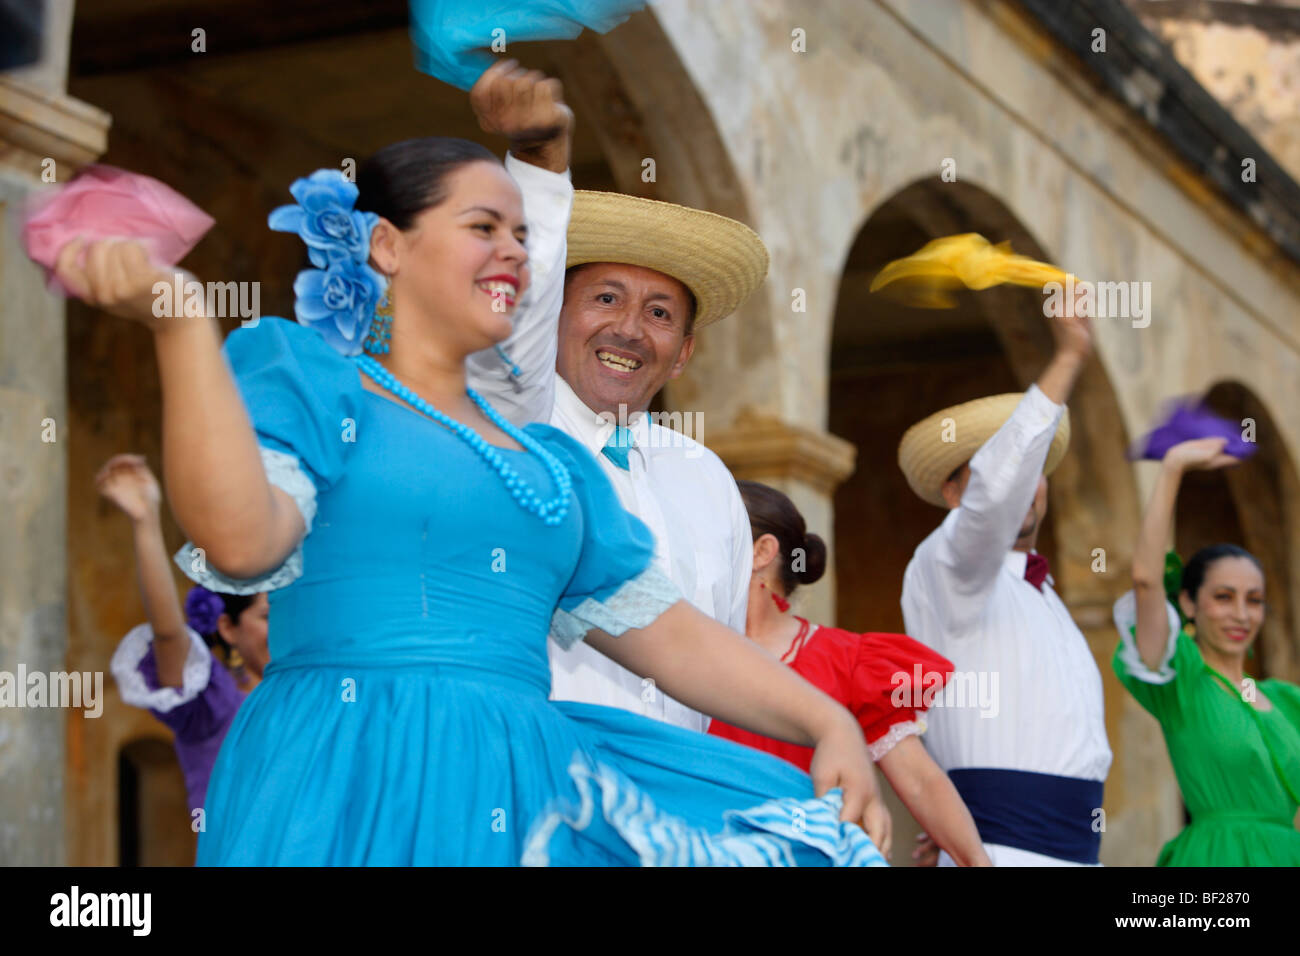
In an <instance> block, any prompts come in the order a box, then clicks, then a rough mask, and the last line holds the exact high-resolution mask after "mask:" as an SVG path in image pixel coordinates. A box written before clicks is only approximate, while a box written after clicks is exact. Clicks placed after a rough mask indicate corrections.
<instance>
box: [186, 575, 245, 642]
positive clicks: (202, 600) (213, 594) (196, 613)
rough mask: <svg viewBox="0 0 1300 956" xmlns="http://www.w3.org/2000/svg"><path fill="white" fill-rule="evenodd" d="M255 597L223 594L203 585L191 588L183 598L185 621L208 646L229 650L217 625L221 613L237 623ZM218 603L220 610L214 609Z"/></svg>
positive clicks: (233, 622)
mask: <svg viewBox="0 0 1300 956" xmlns="http://www.w3.org/2000/svg"><path fill="white" fill-rule="evenodd" d="M214 598H215V599H216V600H215V601H214V600H213V599H214ZM257 598H258V596H257V595H256V594H223V593H221V592H218V591H209V590H208V589H207V588H203V587H196V588H192V589H191V590H190V593H189V595H188V596H187V597H186V598H185V623H186V624H188V625H189V626H190V627H192V628H194V630H195V631H196V632H197V633H198V634H199V636H200V637H202V638H203V640H204V642H205V643H206V644H207V645H208V647H211V648H215V649H218V650H224V651H229V650H230V645H229V644H227V643H226V641H225V638H223V637H222V636H221V630H220V629H219V628H218V627H217V622H218V621H219V620H220V619H221V614H225V615H226V616H227V617H229V618H230V622H231V623H232V624H235V625H238V624H239V619H240V617H241V616H243V613H244V612H245V611H247V610H248V609H249V608H250V607H252V606H253V602H254V601H256V600H257ZM218 603H219V604H220V607H221V611H220V612H218V611H217V610H216V606H217V604H218Z"/></svg>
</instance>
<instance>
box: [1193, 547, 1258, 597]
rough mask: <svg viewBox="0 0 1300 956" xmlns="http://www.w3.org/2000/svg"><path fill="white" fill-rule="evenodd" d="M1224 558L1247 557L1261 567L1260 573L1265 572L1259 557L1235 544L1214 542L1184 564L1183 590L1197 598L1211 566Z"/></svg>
mask: <svg viewBox="0 0 1300 956" xmlns="http://www.w3.org/2000/svg"><path fill="white" fill-rule="evenodd" d="M1224 558H1246V559H1247V560H1248V561H1250V562H1251V563H1252V564H1254V565H1255V567H1257V568H1259V573H1260V574H1263V573H1264V566H1263V565H1262V564H1260V563H1259V558H1257V557H1255V556H1254V555H1253V554H1251V553H1250V552H1249V551H1247V550H1246V549H1245V548H1242V547H1238V546H1237V545H1235V544H1212V545H1210V546H1209V547H1208V548H1201V550H1200V551H1197V552H1196V553H1195V554H1194V555H1192V559H1191V560H1190V561H1188V562H1187V564H1186V565H1184V566H1183V590H1184V591H1186V592H1187V594H1188V595H1189V596H1190V597H1191V599H1192V600H1193V601H1195V600H1196V594H1197V592H1199V591H1200V590H1201V585H1202V584H1204V583H1205V576H1206V575H1207V574H1208V573H1209V572H1210V568H1212V567H1213V566H1214V565H1215V563H1216V562H1219V561H1222V560H1223V559H1224Z"/></svg>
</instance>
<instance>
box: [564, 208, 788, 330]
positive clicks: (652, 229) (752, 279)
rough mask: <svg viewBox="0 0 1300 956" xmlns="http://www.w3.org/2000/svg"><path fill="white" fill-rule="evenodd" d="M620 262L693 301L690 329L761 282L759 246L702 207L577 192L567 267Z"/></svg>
mask: <svg viewBox="0 0 1300 956" xmlns="http://www.w3.org/2000/svg"><path fill="white" fill-rule="evenodd" d="M588 262H621V263H626V264H628V265H634V266H644V267H645V268H647V269H654V270H655V271H656V272H662V273H664V274H665V275H669V276H672V277H673V278H674V279H676V280H677V281H678V282H680V283H682V285H684V286H686V287H687V288H688V289H690V290H691V292H692V293H693V294H694V296H695V304H696V310H695V327H696V328H700V327H702V326H705V325H708V324H709V323H711V322H716V321H718V319H722V318H726V317H727V316H728V315H730V314H731V313H732V312H735V311H736V309H738V308H740V305H741V303H743V302H744V301H745V300H746V299H748V298H749V296H750V293H752V292H753V291H754V290H755V289H757V288H758V286H759V284H760V283H762V281H763V279H764V278H765V277H766V276H767V264H768V255H767V247H766V246H764V245H763V240H762V239H760V238H758V235H757V234H756V233H755V232H754V230H752V229H750V228H749V227H748V226H746V225H745V224H744V223H740V222H737V221H736V220H734V219H728V218H727V217H726V216H719V215H717V214H716V213H712V212H705V211H704V210H702V209H691V208H689V207H687V206H678V205H676V204H675V203H668V202H657V201H656V200H653V199H641V198H639V197H637V196H624V195H622V194H621V193H604V192H593V191H591V190H586V189H578V190H575V191H574V194H573V214H572V215H571V216H570V218H569V258H568V262H567V263H566V266H580V265H584V264H585V263H588Z"/></svg>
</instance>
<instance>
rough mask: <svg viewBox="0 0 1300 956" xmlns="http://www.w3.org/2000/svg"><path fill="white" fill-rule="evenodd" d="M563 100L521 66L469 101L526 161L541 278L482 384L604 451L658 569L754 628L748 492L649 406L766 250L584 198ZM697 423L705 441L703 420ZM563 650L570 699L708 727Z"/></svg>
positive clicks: (760, 266) (744, 236)
mask: <svg viewBox="0 0 1300 956" xmlns="http://www.w3.org/2000/svg"><path fill="white" fill-rule="evenodd" d="M560 97H561V92H560V87H559V81H557V80H553V79H552V80H548V79H546V78H545V77H543V76H542V74H540V73H537V72H530V71H526V70H521V69H519V68H518V66H517V64H515V63H514V62H513V61H503V62H501V63H498V64H497V65H495V66H493V67H491V68H490V69H488V71H487V72H486V73H484V74H483V77H482V78H481V79H480V80H479V81H478V83H476V84H475V86H474V89H473V90H471V92H470V102H471V104H472V105H473V107H474V109H475V112H476V114H477V116H478V119H479V123H480V125H481V126H482V127H483V129H485V130H487V131H489V132H496V133H501V134H503V135H505V136H507V137H508V138H510V139H511V141H512V144H511V153H512V154H514V155H515V157H517V158H513V159H508V160H507V168H508V169H509V170H510V172H511V174H512V175H514V176H515V179H516V181H517V182H518V183H519V187H520V190H521V191H522V193H523V197H524V209H525V213H526V215H527V219H528V229H529V247H530V253H531V255H530V265H532V268H533V284H532V287H531V288H530V289H529V290H528V292H527V295H526V297H525V298H524V300H523V301H522V302H521V304H520V307H519V308H518V310H517V311H516V316H515V330H514V332H513V333H512V334H511V336H510V338H509V339H508V340H507V341H506V342H505V343H503V344H502V346H501V347H500V348H498V349H496V350H495V351H493V352H486V353H479V354H478V355H477V356H474V357H472V359H471V362H470V374H471V379H472V384H473V386H474V387H475V388H476V389H477V390H478V391H479V392H481V393H482V394H484V395H485V396H486V397H488V399H489V400H490V401H491V402H492V403H493V404H494V405H495V406H496V407H497V408H498V409H499V410H501V411H502V412H503V413H505V414H506V415H507V416H508V417H510V418H512V419H514V420H516V421H521V422H522V421H527V420H538V419H540V420H542V421H549V422H550V424H551V425H554V426H555V427H557V428H559V429H561V430H562V431H564V432H567V433H568V434H569V435H571V436H572V437H573V438H575V439H577V440H578V441H579V442H581V443H582V444H583V445H584V446H586V448H587V449H588V450H589V451H590V452H591V453H592V454H593V455H595V456H597V460H598V461H599V462H600V464H601V466H602V467H603V470H604V471H605V474H606V475H608V476H609V479H610V482H611V483H612V484H613V486H614V488H615V491H616V492H617V493H618V496H619V499H620V501H621V502H622V504H623V506H624V507H625V508H627V510H628V511H630V512H632V513H633V514H635V515H636V516H637V517H639V518H640V519H641V520H642V521H644V522H645V523H646V525H647V526H648V527H649V528H650V530H651V531H652V532H653V533H654V537H655V543H656V561H657V563H658V564H659V566H660V569H661V570H662V571H664V572H665V573H666V574H667V575H668V576H669V577H670V578H672V580H673V581H674V583H676V584H677V586H678V587H679V588H681V590H682V593H683V594H684V595H685V596H686V597H687V598H688V599H689V600H690V601H691V603H692V604H694V605H695V606H696V607H698V608H699V609H700V610H702V611H704V612H705V613H706V614H709V615H710V616H712V617H714V618H716V619H717V620H719V621H721V622H722V623H724V624H726V625H727V626H729V627H731V628H732V629H733V630H735V631H738V632H740V633H742V634H743V633H744V631H745V611H746V606H747V603H748V597H749V578H750V570H751V566H752V561H753V538H752V535H751V534H750V530H749V518H748V516H747V514H746V512H745V507H744V503H743V502H742V501H741V498H740V493H739V491H738V490H737V488H736V482H735V480H734V479H733V478H732V476H731V473H730V472H729V471H728V470H727V468H726V466H725V465H723V464H722V461H721V460H720V459H719V458H718V457H717V456H716V455H715V454H713V453H712V452H711V451H709V450H708V449H707V448H705V447H704V446H703V445H702V444H701V443H700V442H699V441H697V440H694V439H692V438H690V437H687V436H685V435H683V434H681V433H680V432H678V431H676V430H674V429H671V428H665V427H663V426H661V425H660V424H658V423H657V422H655V421H653V420H652V416H650V415H648V414H647V410H648V409H649V406H650V402H651V401H652V400H653V399H654V397H655V395H656V394H658V392H659V391H660V389H662V388H663V387H664V385H665V384H667V382H668V381H669V380H671V379H674V378H676V377H677V376H678V375H680V374H681V372H682V370H683V369H684V368H685V367H686V363H687V361H689V359H690V357H691V353H692V352H693V351H694V349H695V332H696V331H697V330H698V329H701V328H703V327H705V326H707V325H710V324H712V323H713V322H716V321H718V320H720V319H723V318H726V317H727V316H728V315H730V314H731V313H732V312H734V311H735V310H736V309H737V308H739V307H740V305H741V303H743V302H744V301H745V299H747V298H748V297H749V295H750V293H752V292H753V291H754V290H755V289H756V288H757V287H758V286H759V284H760V283H762V281H763V279H764V277H765V276H766V274H767V265H768V255H767V249H766V247H765V246H764V245H763V242H762V240H760V239H759V237H758V236H757V235H756V234H755V233H754V232H753V231H752V230H751V229H749V227H747V226H745V225H743V224H742V223H739V222H736V221H735V220H733V219H728V218H726V217H724V216H718V215H715V214H713V213H709V212H704V211H702V210H698V209H689V208H687V207H684V206H678V205H674V204H671V203H665V202H655V201H652V200H648V199H640V198H636V197H632V196H623V195H619V194H616V193H603V192H588V191H577V192H575V191H574V190H573V188H572V186H571V185H570V183H569V175H568V169H567V165H568V144H569V135H570V130H571V128H572V114H571V113H569V111H568V108H567V107H565V106H564V105H563V102H562V100H561V98H560ZM519 159H523V160H524V161H525V162H527V163H531V164H532V165H530V166H526V165H524V163H520V162H519V161H518V160H519ZM570 202H572V215H571V217H570V216H569V213H570V205H569V204H570ZM566 219H567V221H568V232H567V255H566V256H565V258H564V265H565V270H564V271H561V270H560V269H558V268H555V265H556V263H554V262H552V261H550V259H551V257H552V256H553V251H554V249H555V248H556V247H557V240H558V248H559V249H560V251H561V253H562V254H563V252H564V250H565V246H564V237H565V223H566ZM539 250H544V252H539ZM561 296H562V299H563V305H562V308H561V305H560V300H561ZM557 314H558V335H557V329H556V324H555V323H556V317H557ZM557 373H558V375H557ZM688 418H692V419H694V420H695V421H694V428H693V431H694V434H695V439H698V438H699V436H700V432H701V428H700V427H699V416H698V414H697V415H694V416H688ZM550 655H551V677H552V695H551V696H552V697H553V698H555V699H557V700H574V701H583V702H586V703H593V704H603V705H606V706H611V707H620V708H622V709H624V710H630V711H634V712H636V713H640V714H645V715H647V716H650V717H654V718H657V719H659V720H663V721H666V722H668V723H672V724H676V725H678V726H682V727H687V728H690V729H694V730H700V731H703V730H705V729H707V727H708V718H707V717H705V716H704V715H703V714H700V713H697V712H696V711H693V710H691V709H689V708H687V707H686V706H684V705H683V704H681V703H679V702H677V701H675V700H673V699H671V698H669V697H666V696H665V695H664V694H663V693H661V692H660V691H659V690H658V689H657V688H656V687H654V686H653V683H652V682H650V681H647V680H643V679H642V678H640V677H638V676H637V675H635V674H633V673H632V672H631V671H628V670H625V669H624V668H622V667H619V666H618V665H617V664H615V663H614V662H613V661H611V660H610V659H609V658H607V657H605V656H604V655H603V654H600V653H599V652H597V651H595V650H593V649H592V648H590V647H589V646H587V645H586V644H585V643H582V642H578V643H577V644H575V645H574V647H573V648H572V649H571V650H568V651H562V650H560V648H559V647H558V646H557V645H555V644H551V645H550Z"/></svg>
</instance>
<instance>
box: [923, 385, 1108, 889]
mask: <svg viewBox="0 0 1300 956" xmlns="http://www.w3.org/2000/svg"><path fill="white" fill-rule="evenodd" d="M1063 411H1064V406H1062V405H1057V404H1056V403H1054V402H1052V401H1051V400H1050V399H1049V398H1048V397H1047V396H1046V395H1044V394H1043V392H1042V391H1041V390H1040V389H1039V388H1038V387H1037V386H1036V385H1035V386H1031V387H1030V389H1029V391H1028V392H1027V393H1026V394H1025V397H1024V398H1023V399H1022V400H1021V402H1020V404H1019V405H1017V407H1016V410H1015V411H1014V412H1013V413H1012V415H1011V417H1010V419H1008V421H1007V422H1006V424H1005V425H1003V426H1002V428H1000V429H999V430H998V431H997V433H996V434H995V435H994V436H993V437H992V438H990V439H989V440H988V441H987V442H986V443H985V444H984V445H983V446H982V447H981V448H980V450H979V451H978V452H977V453H976V454H975V456H974V457H973V458H972V459H971V462H970V470H971V475H970V480H969V482H968V484H967V486H966V490H965V492H964V494H963V496H962V500H961V504H960V505H959V506H958V507H957V508H954V509H953V510H952V511H950V512H949V513H948V516H947V517H946V518H945V519H944V521H943V523H942V524H941V525H940V526H939V527H938V528H937V529H935V531H934V532H933V533H931V534H930V535H929V537H927V538H926V539H925V540H924V541H922V542H921V544H920V545H919V546H918V547H917V549H916V552H915V554H914V555H913V557H912V561H911V563H910V564H908V566H907V571H906V572H905V574H904V576H903V600H902V605H903V619H904V621H905V622H906V627H907V633H908V634H910V635H911V636H912V637H914V638H916V639H917V640H919V641H921V642H923V643H925V644H927V645H929V646H930V647H932V648H934V650H936V651H938V652H939V653H940V654H943V655H944V656H945V657H947V658H948V659H949V660H951V661H952V662H953V666H954V667H955V668H956V672H957V673H956V674H955V675H954V680H963V681H965V682H966V684H965V686H966V687H967V688H979V689H980V690H983V691H986V692H987V693H986V694H985V695H984V699H983V700H980V699H979V695H978V694H976V695H972V694H969V693H968V694H966V695H965V700H964V701H963V700H962V699H961V698H960V697H959V696H958V695H953V697H952V698H951V704H952V705H951V706H946V707H945V706H942V704H943V703H944V702H945V698H944V695H942V694H940V695H939V696H938V697H937V698H936V701H935V704H936V706H934V707H933V708H932V709H931V710H930V711H929V712H927V714H926V722H927V724H928V725H929V731H928V732H927V733H926V736H925V742H926V747H927V749H928V750H929V751H930V753H931V754H932V755H933V756H934V759H935V761H936V762H937V763H938V764H939V766H941V767H943V769H944V770H946V771H951V770H957V769H963V768H997V769H1008V770H1022V771H1032V772H1036V773H1044V774H1054V775H1056V776H1061V777H1075V778H1079V779H1084V780H1105V779H1106V773H1107V771H1108V769H1109V768H1110V761H1111V752H1110V746H1109V744H1108V743H1107V741H1106V725H1105V711H1104V707H1103V702H1102V685H1101V674H1100V672H1099V671H1098V670H1097V664H1096V662H1095V661H1094V659H1093V656H1092V652H1091V650H1090V649H1089V647H1088V642H1087V640H1086V639H1085V638H1084V636H1083V634H1082V632H1080V630H1079V628H1078V627H1077V626H1076V625H1075V623H1074V621H1073V619H1072V618H1071V617H1070V613H1069V611H1068V610H1067V609H1066V607H1065V604H1064V603H1062V601H1061V599H1060V598H1059V597H1057V595H1056V592H1055V591H1054V590H1052V587H1051V578H1050V577H1049V578H1048V579H1047V581H1045V582H1044V583H1043V588H1042V591H1041V592H1040V591H1039V590H1038V589H1036V588H1035V587H1034V586H1033V585H1032V584H1030V583H1029V582H1028V581H1026V580H1025V578H1024V574H1025V565H1026V562H1027V560H1028V558H1027V555H1026V554H1025V553H1024V552H1021V551H1011V550H1009V549H1010V548H1011V547H1012V545H1013V544H1014V543H1015V539H1016V536H1017V535H1018V533H1019V529H1020V527H1021V525H1022V524H1023V522H1024V519H1025V515H1026V514H1027V513H1028V511H1029V508H1030V505H1031V503H1032V502H1033V498H1034V493H1035V490H1036V488H1037V485H1038V477H1039V475H1041V474H1042V469H1043V462H1044V461H1045V460H1046V458H1047V452H1048V449H1049V447H1050V445H1051V441H1052V436H1053V435H1054V434H1055V433H1056V428H1057V425H1058V423H1059V422H1060V418H1061V415H1062V413H1063ZM972 697H974V698H975V699H974V700H972ZM990 705H992V706H990ZM993 849H994V848H993V847H990V851H992V850H993ZM997 849H998V850H999V852H1000V853H1001V854H1002V855H1003V856H1004V857H1015V858H1016V859H1017V860H1018V861H1019V862H1026V861H1028V859H1029V858H1034V857H1038V861H1039V862H1051V863H1059V862H1060V861H1055V860H1050V859H1049V858H1046V857H1040V856H1039V855H1038V854H1032V853H1026V851H1024V850H1017V849H1015V848H1012V847H1001V848H997ZM1007 851H1010V852H1007ZM1008 862H1009V860H1008Z"/></svg>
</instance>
